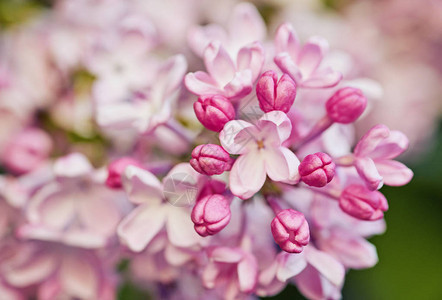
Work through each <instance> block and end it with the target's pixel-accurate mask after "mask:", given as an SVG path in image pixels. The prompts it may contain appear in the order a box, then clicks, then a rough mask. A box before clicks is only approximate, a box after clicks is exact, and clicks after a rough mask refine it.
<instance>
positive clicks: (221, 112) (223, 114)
mask: <svg viewBox="0 0 442 300" xmlns="http://www.w3.org/2000/svg"><path fill="white" fill-rule="evenodd" d="M193 109H194V110H195V114H196V117H197V118H198V120H199V121H200V122H201V124H203V125H204V126H205V127H206V128H207V129H209V130H213V131H216V132H219V131H221V130H222V129H223V127H224V125H225V124H226V123H227V122H229V121H231V120H233V119H234V118H235V109H234V108H233V105H232V103H230V101H229V100H228V99H227V98H226V97H224V96H221V95H206V96H200V97H199V98H198V101H196V102H195V103H194V104H193Z"/></svg>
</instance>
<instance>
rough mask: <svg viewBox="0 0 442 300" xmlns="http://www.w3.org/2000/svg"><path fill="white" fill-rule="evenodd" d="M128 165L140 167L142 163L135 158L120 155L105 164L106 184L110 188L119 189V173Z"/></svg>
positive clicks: (120, 184)
mask: <svg viewBox="0 0 442 300" xmlns="http://www.w3.org/2000/svg"><path fill="white" fill-rule="evenodd" d="M128 166H136V167H139V168H142V165H141V163H140V162H138V161H137V160H135V159H133V158H130V157H122V158H119V159H117V160H114V161H113V162H111V163H110V164H109V165H108V166H107V171H108V175H107V179H106V185H107V186H108V187H110V188H114V189H119V188H121V186H122V183H121V174H123V172H124V170H126V168H127V167H128Z"/></svg>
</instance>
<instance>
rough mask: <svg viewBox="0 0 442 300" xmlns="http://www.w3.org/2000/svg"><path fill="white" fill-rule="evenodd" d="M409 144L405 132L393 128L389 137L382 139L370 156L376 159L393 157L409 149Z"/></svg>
mask: <svg viewBox="0 0 442 300" xmlns="http://www.w3.org/2000/svg"><path fill="white" fill-rule="evenodd" d="M408 145H409V142H408V138H407V137H406V135H405V134H403V133H402V132H400V131H396V130H392V131H390V135H389V136H388V138H386V139H384V140H382V141H381V142H380V143H379V144H378V145H377V147H376V149H374V151H372V152H371V153H370V157H371V158H372V159H374V160H377V159H385V160H386V159H393V158H395V157H397V156H399V155H400V154H402V153H403V152H404V151H405V150H407V148H408Z"/></svg>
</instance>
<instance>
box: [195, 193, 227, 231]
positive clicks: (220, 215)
mask: <svg viewBox="0 0 442 300" xmlns="http://www.w3.org/2000/svg"><path fill="white" fill-rule="evenodd" d="M230 214H231V213H230V203H229V201H228V200H227V198H226V197H224V196H222V195H219V194H213V195H208V196H205V197H204V198H201V199H200V200H199V201H198V202H197V203H196V204H195V206H194V207H193V210H192V214H191V219H192V222H193V223H194V224H195V226H194V227H195V231H196V232H197V233H198V234H199V235H201V236H208V235H214V234H216V233H218V232H219V231H221V230H222V229H223V228H224V227H226V226H227V224H229V221H230Z"/></svg>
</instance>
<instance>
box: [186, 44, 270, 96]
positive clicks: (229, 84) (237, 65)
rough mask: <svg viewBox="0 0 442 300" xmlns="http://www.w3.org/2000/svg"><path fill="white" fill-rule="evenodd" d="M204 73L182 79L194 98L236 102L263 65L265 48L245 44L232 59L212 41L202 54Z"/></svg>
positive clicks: (249, 88)
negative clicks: (223, 99)
mask: <svg viewBox="0 0 442 300" xmlns="http://www.w3.org/2000/svg"><path fill="white" fill-rule="evenodd" d="M204 64H205V66H206V69H207V73H206V72H203V71H198V72H195V73H189V74H187V75H186V77H185V84H186V87H187V89H188V90H189V91H190V92H192V93H194V94H196V95H199V96H201V95H208V94H217V95H222V96H224V97H226V98H228V99H230V100H238V99H240V98H242V97H244V96H246V95H247V94H249V93H250V92H251V91H252V89H253V84H254V82H255V81H256V79H257V78H258V76H259V73H260V72H261V68H262V66H263V64H264V49H263V47H262V46H261V44H260V43H259V42H254V43H252V44H248V45H245V46H244V47H242V48H241V49H240V50H239V52H238V54H237V55H235V56H231V55H229V54H228V52H227V51H226V49H225V48H224V46H223V45H222V44H221V43H220V42H218V41H214V42H211V43H210V44H209V46H207V48H206V50H205V51H204Z"/></svg>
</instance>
